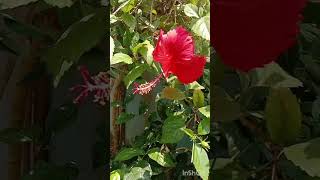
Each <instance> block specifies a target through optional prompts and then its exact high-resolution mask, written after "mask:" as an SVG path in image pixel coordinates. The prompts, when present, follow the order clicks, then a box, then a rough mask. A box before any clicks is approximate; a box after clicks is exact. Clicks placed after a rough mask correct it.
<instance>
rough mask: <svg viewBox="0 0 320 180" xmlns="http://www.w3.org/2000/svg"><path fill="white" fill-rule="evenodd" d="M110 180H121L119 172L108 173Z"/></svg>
mask: <svg viewBox="0 0 320 180" xmlns="http://www.w3.org/2000/svg"><path fill="white" fill-rule="evenodd" d="M110 180H121V175H120V173H119V170H114V171H112V172H111V173H110Z"/></svg>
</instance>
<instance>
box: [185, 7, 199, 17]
mask: <svg viewBox="0 0 320 180" xmlns="http://www.w3.org/2000/svg"><path fill="white" fill-rule="evenodd" d="M198 11H199V9H198V7H197V6H196V5H193V4H186V5H185V6H184V13H185V14H186V15H187V16H189V17H196V18H199V14H198Z"/></svg>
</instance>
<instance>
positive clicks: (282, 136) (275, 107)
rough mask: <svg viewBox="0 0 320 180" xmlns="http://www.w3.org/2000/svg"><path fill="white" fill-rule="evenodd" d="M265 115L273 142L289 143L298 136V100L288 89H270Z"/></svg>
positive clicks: (299, 124) (299, 115)
mask: <svg viewBox="0 0 320 180" xmlns="http://www.w3.org/2000/svg"><path fill="white" fill-rule="evenodd" d="M265 117H266V121H267V128H268V131H269V133H270V135H271V139H272V140H273V141H274V142H275V143H279V144H286V143H290V142H292V141H294V140H295V139H296V138H297V137H298V135H299V132H300V128H301V119H302V114H301V112H300V105H299V103H298V100H297V98H296V97H295V95H293V94H292V92H291V91H290V89H288V88H276V89H271V92H270V95H269V97H268V99H267V104H266V108H265ZM284 130H285V133H284Z"/></svg>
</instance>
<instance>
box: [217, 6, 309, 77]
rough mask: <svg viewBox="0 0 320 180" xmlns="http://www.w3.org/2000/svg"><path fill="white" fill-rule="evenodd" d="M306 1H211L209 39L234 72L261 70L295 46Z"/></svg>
mask: <svg viewBox="0 0 320 180" xmlns="http://www.w3.org/2000/svg"><path fill="white" fill-rule="evenodd" d="M305 3H306V0H253V1H252V0H214V1H212V2H211V11H212V12H211V25H212V28H211V33H212V34H211V40H212V44H213V47H214V48H215V50H216V51H217V52H218V54H219V56H220V58H221V59H222V61H223V62H224V63H225V64H226V65H229V66H231V67H233V68H235V69H238V70H241V71H249V70H251V69H253V68H256V67H262V66H263V65H265V64H268V63H270V62H272V61H274V60H276V59H277V58H278V56H279V55H280V54H281V53H283V52H284V51H286V50H287V49H288V48H290V47H291V46H293V45H294V44H295V43H296V36H297V34H298V33H299V28H298V23H299V21H300V20H301V18H302V17H301V15H300V13H301V11H302V9H303V7H304V5H305Z"/></svg>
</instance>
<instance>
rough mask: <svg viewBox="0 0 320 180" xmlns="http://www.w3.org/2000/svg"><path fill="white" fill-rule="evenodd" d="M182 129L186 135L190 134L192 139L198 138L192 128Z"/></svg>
mask: <svg viewBox="0 0 320 180" xmlns="http://www.w3.org/2000/svg"><path fill="white" fill-rule="evenodd" d="M181 130H182V131H183V132H184V133H186V135H188V136H189V137H190V139H192V140H194V139H195V138H196V135H195V134H194V132H193V131H192V130H191V129H188V128H181Z"/></svg>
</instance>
